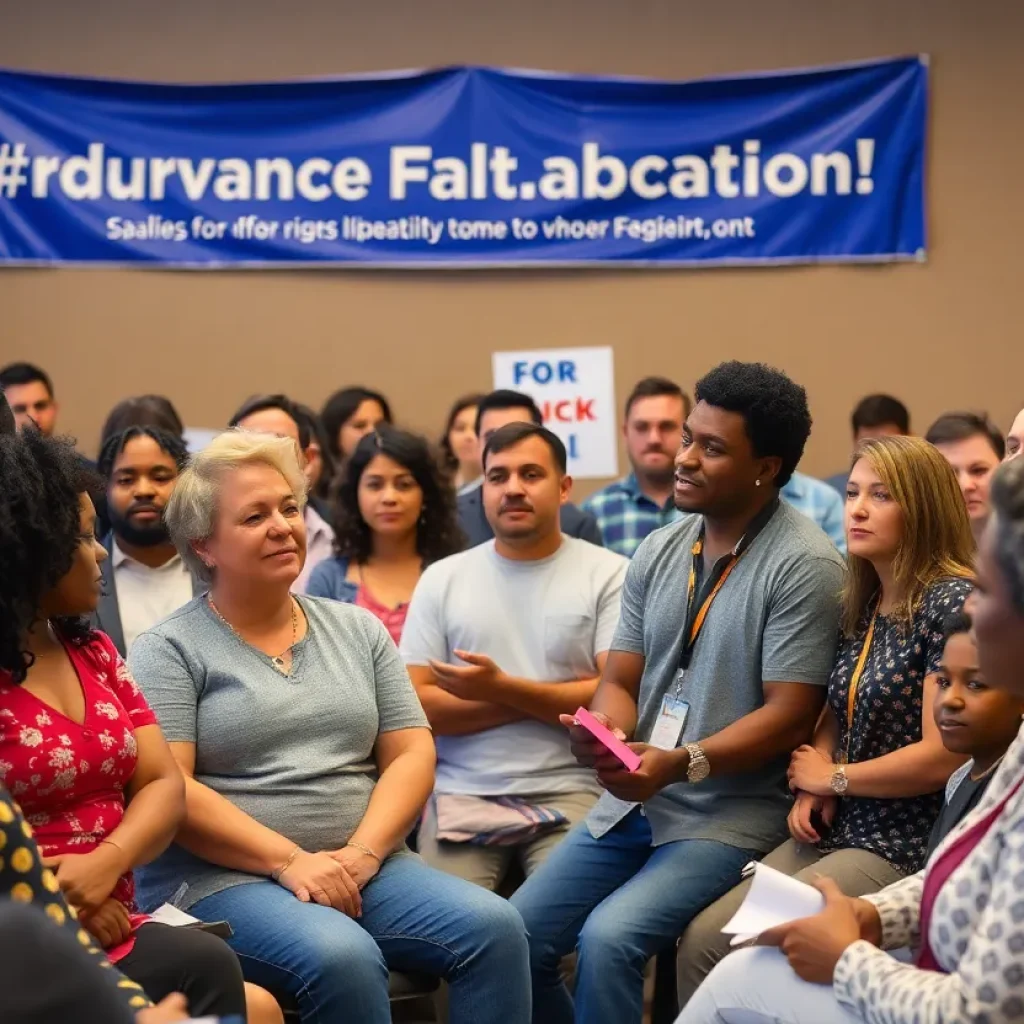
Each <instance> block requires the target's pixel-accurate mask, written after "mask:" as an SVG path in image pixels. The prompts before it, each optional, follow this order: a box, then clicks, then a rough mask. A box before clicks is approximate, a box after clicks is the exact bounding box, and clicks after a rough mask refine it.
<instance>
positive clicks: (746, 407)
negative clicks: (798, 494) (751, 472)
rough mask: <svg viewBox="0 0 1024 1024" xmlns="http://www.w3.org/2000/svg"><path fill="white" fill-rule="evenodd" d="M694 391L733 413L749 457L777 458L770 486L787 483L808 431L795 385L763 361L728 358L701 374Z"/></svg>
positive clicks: (807, 412) (802, 395)
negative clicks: (746, 442) (739, 418)
mask: <svg viewBox="0 0 1024 1024" xmlns="http://www.w3.org/2000/svg"><path fill="white" fill-rule="evenodd" d="M694 393H695V395H696V398H697V401H698V402H707V404H708V405H713V406H716V407H717V408H719V409H727V410H728V411H729V412H738V413H739V414H740V415H741V416H742V417H743V419H744V422H745V423H746V426H747V437H748V438H750V444H751V447H752V448H753V449H754V455H755V457H757V458H759V459H764V458H768V457H771V456H775V457H777V458H779V459H781V460H782V466H781V468H780V469H779V472H778V474H777V475H776V477H775V486H776V487H785V486H786V484H788V483H789V480H790V477H792V475H793V471H794V470H795V469H796V467H797V465H798V464H799V462H800V458H801V456H802V455H803V453H804V445H806V444H807V438H808V437H810V434H811V413H810V410H809V409H808V407H807V392H806V391H805V390H804V389H803V388H802V387H800V385H799V384H796V383H794V382H793V381H791V380H790V379H789V377H787V376H786V375H785V374H784V373H783V372H782V371H781V370H776V369H774V368H773V367H771V366H767V365H765V364H764V363H740V362H737V361H735V360H733V361H732V362H728V363H722V364H721V365H720V366H716V367H715V368H714V369H713V370H712V371H711V372H710V373H708V374H707V375H705V376H704V377H702V378H701V379H700V380H699V381H698V382H697V387H696V388H695V390H694Z"/></svg>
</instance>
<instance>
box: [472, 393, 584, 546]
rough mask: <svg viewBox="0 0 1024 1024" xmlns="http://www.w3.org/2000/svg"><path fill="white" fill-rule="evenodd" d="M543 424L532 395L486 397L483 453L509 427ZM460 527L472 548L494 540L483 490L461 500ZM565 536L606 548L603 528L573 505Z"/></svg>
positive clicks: (479, 415)
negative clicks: (512, 425) (602, 534)
mask: <svg viewBox="0 0 1024 1024" xmlns="http://www.w3.org/2000/svg"><path fill="white" fill-rule="evenodd" d="M529 422H532V423H536V424H537V425H538V426H540V425H542V424H543V417H542V416H541V413H540V409H538V408H537V403H536V402H534V400H533V399H532V398H530V396H529V395H524V394H522V393H521V392H519V391H506V390H501V391H492V392H491V393H490V394H489V395H485V396H484V397H483V398H482V399H481V400H480V404H479V405H478V406H477V410H476V436H477V438H478V440H479V442H480V450H481V452H483V448H484V445H485V444H487V440H488V438H489V437H490V436H491V435H492V434H494V433H495V431H498V430H500V429H501V428H502V427H504V426H506V425H507V424H509V423H529ZM458 513H459V526H460V527H462V532H463V533H464V534H465V535H466V538H467V540H468V545H467V546H468V547H471V548H473V547H476V546H477V544H483V543H484V542H485V541H489V540H490V539H491V538H492V537H493V536H494V531H493V530H492V529H491V524H490V523H488V522H487V516H486V515H484V503H483V499H482V494H481V487H480V486H479V485H478V486H476V487H472V486H470V487H466V488H463V490H462V491H461V492H460V493H459V497H458ZM561 521H562V533H565V534H568V535H569V536H570V537H579V538H580V539H581V540H587V541H590V543H591V544H597V545H598V547H603V546H604V540H603V539H602V537H601V527H600V526H598V523H597V520H596V519H595V518H594V516H593V515H591V514H590V513H589V512H584V511H583V510H582V509H581V508H579V507H578V506H576V505H574V504H572V502H566V503H565V504H564V505H563V506H562V511H561Z"/></svg>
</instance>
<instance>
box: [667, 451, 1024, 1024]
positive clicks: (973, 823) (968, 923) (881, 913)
mask: <svg viewBox="0 0 1024 1024" xmlns="http://www.w3.org/2000/svg"><path fill="white" fill-rule="evenodd" d="M992 509H993V512H992V516H991V518H990V521H989V523H988V525H987V526H986V528H985V531H984V533H983V534H982V538H981V544H980V548H979V552H978V566H977V580H976V588H975V590H974V592H973V593H972V594H971V596H970V598H969V599H968V602H967V610H968V612H969V613H970V616H971V619H972V622H973V632H974V636H975V639H976V641H977V645H978V668H979V670H980V672H981V675H982V677H983V679H984V680H985V684H986V685H987V686H990V687H992V688H994V689H999V690H1003V691H1006V692H1007V693H1009V694H1011V695H1012V696H1013V698H1014V699H1015V700H1018V701H1019V700H1020V699H1022V698H1024V671H1022V668H1021V666H1022V665H1024V461H1022V460H1019V459H1017V460H1014V461H1013V462H1011V463H1009V464H1008V465H1006V466H1004V467H1003V468H1001V469H1000V470H999V471H998V472H997V473H996V476H995V479H994V481H993V485H992ZM1022 784H1024V739H1022V738H1021V736H1020V735H1019V734H1018V737H1017V739H1016V740H1014V742H1013V744H1012V745H1011V747H1010V748H1009V750H1008V751H1007V752H1006V755H1005V757H1004V758H1003V760H1002V762H1001V763H1000V764H999V767H998V768H997V769H996V772H995V775H994V776H993V778H992V780H991V782H990V783H989V785H988V787H987V789H986V791H985V794H984V796H982V798H981V800H980V801H979V803H978V805H977V806H976V807H975V808H974V809H973V810H972V811H970V812H969V813H968V814H967V816H966V817H965V818H964V819H963V820H962V821H960V822H959V823H958V824H957V825H956V826H955V827H954V828H953V830H952V832H950V833H949V834H948V835H947V836H946V837H945V838H944V839H943V840H942V842H940V843H939V845H938V847H937V848H936V849H935V851H934V853H932V855H931V857H930V858H929V860H928V865H927V867H926V868H925V869H924V871H921V872H918V873H917V874H916V875H913V876H911V877H910V878H904V879H902V880H901V881H899V882H896V883H895V884H893V885H890V886H888V887H887V888H885V889H883V890H882V891H881V892H878V893H875V894H874V895H868V896H863V897H860V898H850V897H848V896H844V895H843V894H842V893H841V892H840V891H839V889H838V887H837V886H836V884H835V883H834V882H833V881H831V880H830V879H823V880H821V881H819V882H818V883H817V885H818V887H819V888H820V889H821V890H822V891H823V893H824V897H825V906H824V909H823V910H822V912H821V913H819V914H817V915H815V916H814V917H809V918H803V919H802V920H798V921H794V922H791V923H790V924H787V925H782V926H781V927H779V928H774V929H772V930H771V931H769V932H766V933H764V934H763V935H761V936H760V939H759V942H760V943H761V945H762V946H772V947H778V949H774V948H756V947H755V948H751V949H743V950H739V951H737V952H735V953H732V954H731V955H730V956H727V957H726V958H725V959H724V960H723V961H722V962H721V963H720V964H719V965H718V966H717V967H716V968H715V970H714V971H713V972H712V973H711V975H710V976H709V977H708V979H707V981H705V983H704V984H703V985H702V986H701V988H700V990H699V991H698V992H697V994H696V996H694V998H693V999H692V1000H691V1001H690V1003H689V1005H688V1006H687V1007H686V1009H685V1010H684V1011H683V1013H682V1016H680V1018H679V1022H678V1024H726V1022H729V1024H732V1022H737V1021H740V1020H742V1021H744V1022H745V1024H762V1022H763V1024H769V1022H770V1024H856V1022H864V1024H881V1022H885V1024H946V1022H952V1021H956V1022H958V1024H987V1022H991V1024H995V1022H999V1024H1004V1022H1008V1021H1012V1020H1016V1019H1018V1018H1019V1017H1020V1015H1021V1007H1022V1006H1024V970H1021V966H1020V954H1021V931H1020V920H1021V913H1020V906H1021V880H1020V875H1021V872H1022V871H1024V852H1022V841H1021V837H1022V836H1024V785H1022ZM907 946H910V947H912V948H913V949H914V951H915V955H914V962H913V963H907V962H904V961H903V960H901V959H900V958H898V957H896V956H890V955H889V952H887V951H892V950H899V949H902V948H904V947H907ZM787 960H788V963H787Z"/></svg>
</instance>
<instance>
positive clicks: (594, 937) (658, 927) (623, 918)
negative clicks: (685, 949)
mask: <svg viewBox="0 0 1024 1024" xmlns="http://www.w3.org/2000/svg"><path fill="white" fill-rule="evenodd" d="M753 856H754V855H753V854H751V852H750V851H749V850H741V849H738V848H737V847H735V846H726V845H725V844H724V843H718V842H713V841H712V840H707V839H688V840H683V841H681V842H676V843H666V844H665V845H664V846H658V847H652V846H651V828H650V825H649V824H648V822H647V819H646V818H645V817H644V816H643V815H642V814H641V813H640V811H639V809H637V810H634V811H633V812H632V813H631V814H629V815H628V816H627V817H626V818H624V819H623V820H622V821H620V822H619V824H618V825H616V826H615V828H613V829H612V830H611V831H610V832H608V833H607V834H606V835H604V836H602V837H601V838H600V839H594V837H593V836H591V834H590V832H588V831H587V827H586V825H580V826H578V827H577V828H575V829H573V831H572V832H570V833H569V835H568V836H566V838H565V841H564V842H563V843H562V844H561V845H560V846H558V847H556V848H555V850H554V852H553V853H552V854H551V856H550V857H549V858H548V859H547V861H546V862H545V863H544V864H543V866H542V867H541V868H540V869H539V870H538V871H537V872H535V873H534V874H533V875H532V876H531V877H530V878H528V879H527V880H526V882H525V884H524V885H523V886H522V888H520V889H519V891H518V892H517V893H516V894H515V895H514V896H513V897H512V901H511V902H512V905H513V906H514V907H515V908H516V909H517V910H518V911H519V912H520V914H522V915H523V920H524V921H525V922H526V930H527V932H528V934H529V938H530V968H531V972H532V976H533V1020H534V1024H570V1022H571V1021H572V1020H573V1000H572V998H570V996H569V993H568V991H567V989H566V987H565V985H564V984H563V982H562V979H561V974H560V972H559V964H560V962H561V960H562V958H563V957H564V956H566V955H567V954H568V953H571V952H572V950H573V948H575V949H576V950H577V953H578V961H577V965H576V989H575V1014H576V1016H575V1019H576V1020H577V1021H580V1022H582V1024H640V1022H641V1019H642V1014H643V987H644V969H645V967H646V966H647V962H648V960H650V958H651V957H652V956H654V955H655V954H657V953H659V952H661V951H662V950H664V949H666V948H673V947H674V944H675V941H676V940H677V939H678V938H679V936H680V935H681V934H682V932H683V930H684V929H685V928H686V926H687V924H688V923H689V922H690V919H691V918H692V917H694V916H695V915H696V914H697V913H698V912H699V911H701V910H703V909H704V907H706V906H707V905H708V904H709V903H712V902H714V901H715V900H716V899H718V897H719V896H721V895H722V894H723V893H725V892H728V890H729V889H731V888H732V887H733V886H734V885H736V883H737V882H739V880H740V871H741V869H742V868H743V865H744V864H746V863H747V862H748V861H749V860H751V859H752V857H753Z"/></svg>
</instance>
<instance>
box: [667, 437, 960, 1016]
mask: <svg viewBox="0 0 1024 1024" xmlns="http://www.w3.org/2000/svg"><path fill="white" fill-rule="evenodd" d="M857 456H858V457H857V459H856V461H855V463H854V466H853V469H852V471H851V473H850V479H849V481H848V483H847V485H846V486H847V498H846V529H847V536H848V538H849V548H850V555H849V566H848V570H847V574H846V583H845V588H844V591H843V607H842V635H841V636H840V639H839V647H838V650H837V651H836V660H835V666H834V668H833V670H832V678H831V681H830V683H829V688H828V700H827V703H826V705H825V711H824V713H823V714H822V716H821V719H820V720H819V722H818V726H817V729H816V730H815V733H814V738H813V740H812V742H811V744H810V745H808V746H803V747H800V748H799V749H798V750H797V751H796V753H795V754H794V755H793V758H792V761H791V763H790V768H789V780H790V788H791V789H792V790H793V791H794V792H795V794H796V801H795V803H794V804H793V808H792V810H791V811H790V814H789V834H790V838H789V839H788V840H787V841H786V842H785V843H783V844H782V845H781V846H780V847H779V848H778V849H776V850H774V851H773V852H772V853H770V854H768V856H767V857H765V858H764V863H765V864H767V865H769V866H770V867H773V868H775V869H776V870H778V871H782V872H784V873H785V874H787V875H795V876H796V877H797V878H800V879H802V880H804V881H813V880H814V879H815V878H816V877H818V876H819V875H823V876H826V877H828V878H832V879H834V880H835V881H836V883H837V884H838V886H839V888H840V889H841V890H842V891H843V892H845V893H846V894H847V895H848V896H860V895H862V894H863V893H867V892H876V891H877V890H878V889H881V888H882V887H883V886H885V885H888V884H890V883H891V882H895V881H897V880H898V879H899V878H901V877H903V876H904V875H912V874H913V873H914V872H915V871H919V870H920V869H921V868H922V867H923V866H924V859H925V851H926V848H927V845H928V837H929V835H930V833H931V828H932V824H933V822H934V821H935V817H936V815H937V814H938V812H939V809H940V807H941V805H942V788H943V786H944V785H945V783H946V780H947V779H948V778H949V775H950V772H952V771H953V770H954V769H955V768H957V767H958V766H959V765H960V763H961V760H960V759H959V758H958V757H957V756H956V755H954V754H950V753H949V752H948V751H947V749H946V748H945V747H944V746H943V742H942V734H941V732H940V730H939V728H938V725H937V724H936V721H935V716H934V713H933V706H934V704H935V692H936V686H937V683H936V679H937V673H938V671H939V664H940V662H941V659H942V653H943V646H944V640H945V638H944V635H943V624H944V622H945V620H946V618H947V617H948V616H949V615H950V614H951V613H955V612H958V611H960V610H961V608H962V607H963V603H964V601H965V599H966V598H967V595H968V593H969V592H970V589H971V585H970V580H969V577H970V575H971V569H970V562H971V556H972V547H973V542H972V538H971V531H970V526H969V525H968V522H967V515H966V513H965V512H964V508H963V502H962V501H961V500H960V496H959V494H958V492H957V485H956V479H955V478H954V476H953V473H952V471H951V470H950V468H949V466H948V465H947V464H946V462H945V461H944V460H943V458H942V456H941V455H939V453H938V452H936V451H935V449H934V448H933V447H932V446H931V445H929V444H926V443H925V442H924V441H922V440H920V439H919V438H913V437H891V438H885V439H883V440H877V441H865V442H864V443H863V444H862V445H861V446H860V448H859V449H858V450H857ZM749 888H750V882H749V881H747V882H743V883H742V884H740V885H738V886H737V887H736V888H735V889H733V890H732V891H731V892H729V893H727V894H726V895H725V896H723V897H722V898H721V899H720V900H718V901H717V902H716V903H714V904H712V905H711V906H710V907H708V908H707V910H705V911H704V912H703V913H702V914H700V916H698V917H697V918H695V919H694V921H693V923H692V924H691V925H690V927H689V928H688V929H687V932H686V935H685V936H684V937H683V941H682V944H681V945H680V948H679V958H678V964H679V999H680V1003H682V1004H685V1002H686V1000H687V999H689V998H690V997H691V996H692V995H693V993H694V992H695V991H696V989H697V987H698V986H699V985H700V983H701V981H702V980H703V979H704V977H705V975H707V973H708V971H710V970H711V968H712V967H714V965H715V964H716V963H717V962H718V961H719V960H720V959H721V958H722V957H723V956H725V955H726V953H728V952H729V948H730V947H729V937H728V936H726V935H723V934H722V928H723V927H724V926H725V925H726V924H727V923H728V921H729V919H730V918H731V917H732V916H733V914H734V913H735V912H736V911H737V909H738V908H739V906H740V904H741V903H742V902H743V900H744V898H745V897H746V894H747V890H748V889H749Z"/></svg>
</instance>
